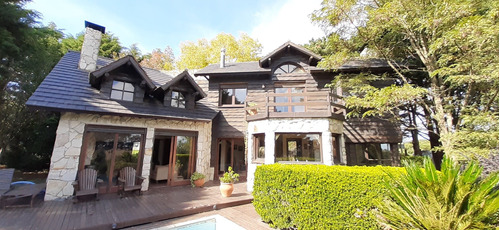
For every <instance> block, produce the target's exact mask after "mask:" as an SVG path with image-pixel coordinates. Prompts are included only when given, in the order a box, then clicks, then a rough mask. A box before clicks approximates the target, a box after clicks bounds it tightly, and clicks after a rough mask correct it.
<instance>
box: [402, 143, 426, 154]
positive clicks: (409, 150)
mask: <svg viewBox="0 0 500 230" xmlns="http://www.w3.org/2000/svg"><path fill="white" fill-rule="evenodd" d="M418 143H419V146H420V150H422V151H430V150H431V142H430V141H427V140H420V141H419V142H418ZM404 148H405V154H408V155H410V156H413V155H415V154H414V153H413V143H412V142H406V143H404Z"/></svg>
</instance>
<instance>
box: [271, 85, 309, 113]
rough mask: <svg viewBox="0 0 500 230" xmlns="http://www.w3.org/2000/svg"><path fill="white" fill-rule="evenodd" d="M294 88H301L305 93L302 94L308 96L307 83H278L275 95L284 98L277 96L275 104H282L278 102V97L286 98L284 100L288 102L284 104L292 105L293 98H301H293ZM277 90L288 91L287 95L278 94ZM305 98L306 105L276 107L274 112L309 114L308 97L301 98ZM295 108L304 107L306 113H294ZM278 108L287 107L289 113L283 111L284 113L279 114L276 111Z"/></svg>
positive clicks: (275, 87)
mask: <svg viewBox="0 0 500 230" xmlns="http://www.w3.org/2000/svg"><path fill="white" fill-rule="evenodd" d="M294 88H301V89H302V90H303V91H302V93H303V94H306V93H307V87H306V85H305V82H293V83H292V82H290V83H276V84H274V89H273V91H274V94H280V95H282V96H275V97H274V103H280V102H276V97H284V98H287V102H282V103H283V104H286V103H292V101H293V98H294V97H300V96H292V95H291V94H292V93H293V92H292V89H294ZM276 89H286V93H277V92H276ZM301 97H303V98H304V101H303V103H304V105H284V106H279V105H277V106H274V112H276V113H304V112H307V96H301ZM295 106H297V107H298V106H303V107H304V111H302V112H293V108H294V107H295ZM276 107H286V108H287V111H283V112H279V111H277V110H276Z"/></svg>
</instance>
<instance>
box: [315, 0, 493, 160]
mask: <svg viewBox="0 0 500 230" xmlns="http://www.w3.org/2000/svg"><path fill="white" fill-rule="evenodd" d="M312 19H313V21H315V22H318V23H320V24H321V25H322V26H324V28H325V29H330V30H331V31H332V34H331V35H330V36H329V37H328V43H329V47H334V49H335V51H336V52H335V53H332V54H330V55H329V56H328V57H326V58H325V59H324V61H323V62H322V63H320V64H321V65H322V66H323V67H326V68H332V69H334V68H336V67H337V66H339V65H340V64H342V62H344V61H345V60H346V59H350V58H357V57H360V54H361V53H362V52H361V51H362V50H366V49H367V48H368V49H369V50H370V53H371V54H372V55H374V56H376V57H379V58H383V59H385V60H386V61H387V64H388V65H390V66H391V67H392V69H393V70H394V72H395V77H396V78H397V80H396V84H395V85H394V87H392V89H391V90H387V89H384V88H382V89H380V88H370V87H367V85H366V84H358V85H357V87H355V90H354V92H355V93H353V95H352V97H351V98H348V99H346V104H347V105H348V106H349V107H354V108H363V110H364V113H363V114H364V115H365V116H366V115H375V114H385V113H387V112H390V111H392V110H393V109H394V108H395V107H401V106H417V109H416V111H417V112H418V113H420V114H421V115H422V116H423V117H424V118H425V120H426V122H427V123H426V125H427V128H428V132H429V136H433V135H435V136H436V137H437V138H438V140H439V142H440V143H436V142H435V141H432V140H431V144H432V145H433V147H434V150H436V149H442V150H444V152H445V153H447V154H450V156H452V157H454V158H456V159H471V158H472V159H474V158H476V157H479V156H480V155H485V154H486V153H489V152H491V151H492V150H494V149H498V40H499V35H498V1H494V0H488V1H481V0H467V1H458V0H453V1H443V0H438V1H427V0H423V1H412V0H370V1H349V0H337V1H333V0H331V1H330V0H326V1H323V3H322V5H321V9H319V10H317V11H315V12H314V13H313V16H312ZM402 63H406V65H401V64H402ZM418 64H420V65H421V66H422V68H421V70H422V71H423V72H424V73H425V74H419V75H418V77H416V76H415V75H412V74H411V73H412V71H411V70H410V69H408V68H406V67H408V66H417V65H418ZM357 81H358V82H360V79H357ZM396 85H397V86H396ZM351 86H352V85H351ZM356 90H357V91H356ZM391 96H398V97H399V99H398V100H393V99H391ZM475 118H481V119H479V120H480V121H479V122H478V121H477V120H476V119H475ZM464 137H468V138H464ZM471 137H473V138H471ZM436 145H440V146H436ZM436 147H439V148H436ZM471 150H474V151H473V152H471ZM434 153H435V155H436V156H437V158H435V160H436V161H435V162H436V163H438V165H437V167H439V162H440V161H441V160H440V157H439V154H436V153H438V152H436V151H434ZM497 154H498V153H497Z"/></svg>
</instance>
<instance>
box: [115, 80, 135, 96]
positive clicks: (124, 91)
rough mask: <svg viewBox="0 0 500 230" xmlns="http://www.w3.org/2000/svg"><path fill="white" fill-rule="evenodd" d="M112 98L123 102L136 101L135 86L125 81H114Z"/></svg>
mask: <svg viewBox="0 0 500 230" xmlns="http://www.w3.org/2000/svg"><path fill="white" fill-rule="evenodd" d="M111 98H112V99H116V100H122V101H134V85H132V84H131V83H128V82H123V81H113V86H112V88H111Z"/></svg>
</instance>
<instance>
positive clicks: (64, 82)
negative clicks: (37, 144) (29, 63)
mask: <svg viewBox="0 0 500 230" xmlns="http://www.w3.org/2000/svg"><path fill="white" fill-rule="evenodd" d="M79 59H80V53H78V52H74V51H70V52H68V53H66V55H64V56H63V57H62V58H61V60H60V61H59V63H57V65H56V66H55V67H54V69H52V71H51V72H50V73H49V75H47V77H46V78H45V80H44V81H43V82H42V83H41V84H40V86H39V87H38V88H37V90H36V91H35V92H34V93H33V95H32V96H31V97H30V98H29V100H28V101H27V102H26V105H27V106H29V107H31V108H37V109H47V110H51V111H64V112H84V113H98V114H110V115H122V116H123V115H126V116H138V117H154V118H171V119H182V120H202V121H211V120H212V119H213V118H214V117H215V116H216V115H217V113H218V111H216V108H215V107H213V106H212V105H211V104H210V103H208V102H207V101H206V100H207V99H202V100H200V101H197V102H196V109H195V110H186V109H182V108H172V107H166V106H164V105H163V104H162V103H160V102H158V103H134V102H128V101H118V100H113V99H110V98H109V96H106V95H104V94H102V93H100V92H99V90H97V89H95V88H93V87H92V86H91V85H90V83H89V78H88V76H89V73H88V72H86V71H84V70H80V69H78V61H79ZM112 62H114V60H111V59H107V58H101V57H99V58H98V60H97V66H100V67H103V66H107V65H109V64H111V63H112ZM142 69H143V70H144V71H145V73H146V74H147V77H148V78H150V79H151V82H152V83H153V84H154V85H155V87H161V86H162V85H165V84H167V83H168V82H169V81H170V80H172V79H173V77H172V76H170V75H167V74H164V73H162V72H160V71H158V70H154V69H149V68H142Z"/></svg>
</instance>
